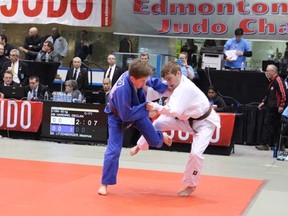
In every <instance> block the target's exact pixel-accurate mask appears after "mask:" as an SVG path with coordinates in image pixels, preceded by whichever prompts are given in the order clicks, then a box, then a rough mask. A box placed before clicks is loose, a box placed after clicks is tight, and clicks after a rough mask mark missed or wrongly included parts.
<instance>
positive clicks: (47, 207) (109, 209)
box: [0, 159, 263, 216]
mask: <svg viewBox="0 0 288 216" xmlns="http://www.w3.org/2000/svg"><path fill="white" fill-rule="evenodd" d="M100 179H101V167H97V166H88V165H75V164H64V163H51V162H39V161H27V160H13V159H0V215H3V216H90V215H91V216H92V215H93V216H95V215H101V216H116V215H117V216H122V215H123V216H124V215H125V216H130V215H137V216H156V215H157V216H158V215H163V216H176V215H182V216H183V215H201V216H205V215H209V216H211V215H213V216H215V215H221V216H222V215H229V216H233V215H241V214H242V213H243V211H244V210H245V209H246V207H247V205H248V204H249V202H250V201H251V199H252V198H253V196H254V195H255V193H256V192H257V191H258V190H259V188H260V186H261V184H262V183H263V181H261V180H252V179H240V178H228V177H215V176H205V175H203V176H202V177H201V180H200V184H199V186H198V188H197V190H196V191H195V192H194V194H193V196H191V197H178V196H177V191H178V190H179V189H180V188H182V187H183V185H182V184H181V179H182V173H170V172H160V171H147V170H135V169H120V170H119V175H118V184H117V185H116V186H111V187H109V188H108V192H109V195H108V196H105V197H104V196H99V195H98V194H97V190H98V186H99V182H100Z"/></svg>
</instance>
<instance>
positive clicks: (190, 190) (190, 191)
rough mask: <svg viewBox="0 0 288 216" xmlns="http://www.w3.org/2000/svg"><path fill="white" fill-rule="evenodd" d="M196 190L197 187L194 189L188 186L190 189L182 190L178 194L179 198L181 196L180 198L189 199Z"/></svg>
mask: <svg viewBox="0 0 288 216" xmlns="http://www.w3.org/2000/svg"><path fill="white" fill-rule="evenodd" d="M195 190H196V186H194V187H189V186H188V187H186V188H184V189H183V190H180V191H179V192H178V196H180V197H188V196H190V194H191V193H192V192H193V191H195Z"/></svg>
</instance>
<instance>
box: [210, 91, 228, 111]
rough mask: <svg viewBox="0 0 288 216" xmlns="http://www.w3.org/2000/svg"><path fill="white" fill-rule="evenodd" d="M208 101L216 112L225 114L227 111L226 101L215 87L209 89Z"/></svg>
mask: <svg viewBox="0 0 288 216" xmlns="http://www.w3.org/2000/svg"><path fill="white" fill-rule="evenodd" d="M208 99H209V102H210V104H211V106H212V107H213V108H214V110H215V111H216V112H225V111H226V110H227V105H226V103H225V101H224V100H223V98H222V97H220V96H219V95H218V91H217V89H216V88H215V87H214V86H210V87H209V88H208Z"/></svg>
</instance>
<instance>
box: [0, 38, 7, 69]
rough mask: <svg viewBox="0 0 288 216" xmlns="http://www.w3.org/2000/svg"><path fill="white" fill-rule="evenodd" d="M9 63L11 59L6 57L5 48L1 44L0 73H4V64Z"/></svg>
mask: <svg viewBox="0 0 288 216" xmlns="http://www.w3.org/2000/svg"><path fill="white" fill-rule="evenodd" d="M7 61H9V58H7V56H5V55H4V46H3V44H0V72H1V71H2V67H3V64H4V63H5V62H7Z"/></svg>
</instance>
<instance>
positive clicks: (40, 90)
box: [24, 83, 48, 100]
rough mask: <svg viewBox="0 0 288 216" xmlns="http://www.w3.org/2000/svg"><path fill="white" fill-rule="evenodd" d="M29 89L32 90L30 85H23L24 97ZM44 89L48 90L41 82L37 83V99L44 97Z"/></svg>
mask: <svg viewBox="0 0 288 216" xmlns="http://www.w3.org/2000/svg"><path fill="white" fill-rule="evenodd" d="M29 91H31V92H32V90H31V88H30V86H29V85H26V86H24V92H25V96H26V97H27V95H28V92H29ZM46 91H47V92H48V87H47V86H45V85H43V84H41V83H39V86H38V91H37V99H38V100H43V99H44V94H45V92H46Z"/></svg>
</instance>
